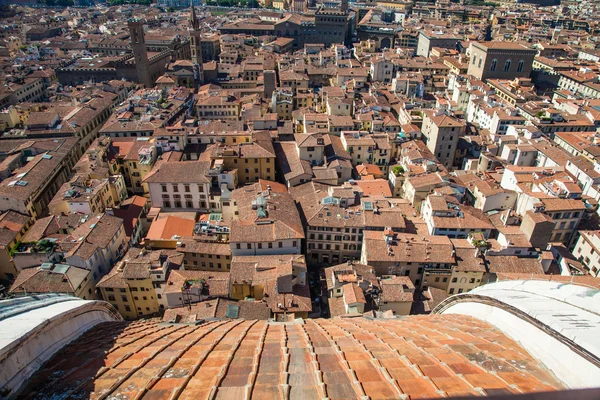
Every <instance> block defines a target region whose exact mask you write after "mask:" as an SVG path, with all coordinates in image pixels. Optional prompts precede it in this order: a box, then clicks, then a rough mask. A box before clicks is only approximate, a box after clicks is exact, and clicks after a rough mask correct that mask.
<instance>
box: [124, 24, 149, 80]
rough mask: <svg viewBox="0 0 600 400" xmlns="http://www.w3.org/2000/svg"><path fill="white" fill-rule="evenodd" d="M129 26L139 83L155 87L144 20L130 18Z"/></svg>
mask: <svg viewBox="0 0 600 400" xmlns="http://www.w3.org/2000/svg"><path fill="white" fill-rule="evenodd" d="M127 26H128V27H129V36H130V37H131V48H132V49H133V58H134V60H135V71H136V73H137V79H138V83H141V84H142V85H144V86H146V87H147V88H151V87H154V82H153V81H152V79H151V77H150V68H149V62H148V52H147V51H146V39H145V38H144V21H143V20H141V19H139V18H130V19H129V20H128V21H127Z"/></svg>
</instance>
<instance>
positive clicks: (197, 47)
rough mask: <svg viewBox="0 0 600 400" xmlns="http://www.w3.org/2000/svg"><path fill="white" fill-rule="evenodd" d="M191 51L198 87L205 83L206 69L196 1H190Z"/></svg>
mask: <svg viewBox="0 0 600 400" xmlns="http://www.w3.org/2000/svg"><path fill="white" fill-rule="evenodd" d="M190 2H191V4H190V21H189V23H190V27H189V32H190V50H191V52H192V64H194V81H195V83H196V87H199V86H200V85H202V83H203V82H204V69H203V68H202V38H201V36H200V33H201V32H200V21H198V17H196V9H195V8H194V0H190Z"/></svg>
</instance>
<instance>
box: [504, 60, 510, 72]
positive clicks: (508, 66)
mask: <svg viewBox="0 0 600 400" xmlns="http://www.w3.org/2000/svg"><path fill="white" fill-rule="evenodd" d="M508 71H510V60H506V62H505V63H504V72H508Z"/></svg>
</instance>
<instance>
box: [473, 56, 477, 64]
mask: <svg viewBox="0 0 600 400" xmlns="http://www.w3.org/2000/svg"><path fill="white" fill-rule="evenodd" d="M475 61H477V56H473V65H475Z"/></svg>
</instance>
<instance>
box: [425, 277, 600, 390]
mask: <svg viewBox="0 0 600 400" xmlns="http://www.w3.org/2000/svg"><path fill="white" fill-rule="evenodd" d="M433 312H434V313H439V314H467V315H472V316H475V317H477V318H480V319H482V320H485V321H487V322H489V323H491V324H493V325H495V326H497V327H498V328H500V329H501V330H502V331H503V332H505V333H506V334H508V335H509V336H510V337H512V338H513V339H515V340H517V341H519V342H520V343H521V344H522V345H523V346H524V347H525V348H526V349H527V350H528V351H530V352H531V353H532V354H533V355H534V356H536V357H537V358H539V359H540V360H541V361H542V362H544V363H545V364H546V365H547V366H548V367H549V368H551V369H552V370H553V371H554V372H555V373H556V374H557V376H558V377H559V378H560V379H561V380H563V381H564V382H566V383H567V384H568V385H569V387H572V388H584V387H597V386H598V385H599V383H598V382H600V357H599V356H600V291H599V290H597V289H595V288H591V287H586V286H581V285H573V284H568V283H560V282H549V281H536V280H528V281H503V282H497V283H493V284H489V285H484V286H481V287H478V288H476V289H474V290H472V291H470V292H468V293H464V294H460V295H456V296H452V297H450V298H448V299H446V300H445V301H443V302H442V303H440V304H439V305H438V306H437V307H436V308H435V309H434V310H433ZM550 349H551V350H550ZM574 371H577V372H576V373H574Z"/></svg>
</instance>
